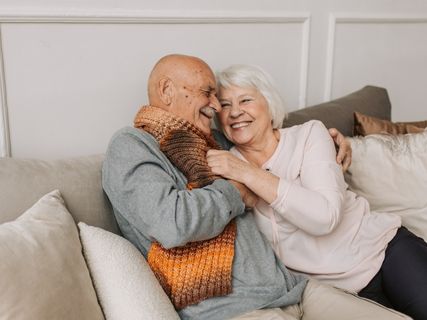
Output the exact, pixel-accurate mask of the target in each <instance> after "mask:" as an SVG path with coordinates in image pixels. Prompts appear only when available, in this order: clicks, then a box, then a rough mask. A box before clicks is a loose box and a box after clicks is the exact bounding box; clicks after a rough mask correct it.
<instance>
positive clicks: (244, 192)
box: [228, 180, 259, 208]
mask: <svg viewBox="0 0 427 320" xmlns="http://www.w3.org/2000/svg"><path fill="white" fill-rule="evenodd" d="M228 182H230V183H231V184H232V185H233V186H235V187H236V188H237V190H239V192H240V196H241V197H242V200H243V202H244V204H245V206H246V208H253V207H255V205H256V203H257V202H258V199H259V198H258V196H257V195H256V194H255V193H253V192H252V191H251V190H249V189H248V188H247V187H246V186H245V185H244V184H241V183H240V182H237V181H235V180H228Z"/></svg>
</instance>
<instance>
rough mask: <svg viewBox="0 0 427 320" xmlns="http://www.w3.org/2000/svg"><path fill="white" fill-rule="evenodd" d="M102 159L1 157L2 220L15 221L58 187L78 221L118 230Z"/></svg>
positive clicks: (0, 206) (95, 156) (97, 157)
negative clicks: (103, 179)
mask: <svg viewBox="0 0 427 320" xmlns="http://www.w3.org/2000/svg"><path fill="white" fill-rule="evenodd" d="M103 159H104V156H103V155H94V156H87V157H80V158H75V159H65V160H53V161H43V160H35V159H14V158H0V223H3V222H6V221H11V220H14V219H15V218H17V217H18V216H19V215H21V214H22V213H23V212H24V211H25V210H26V209H28V208H30V207H31V206H32V205H33V204H34V203H35V202H36V201H37V200H38V199H40V198H41V197H42V196H43V195H45V194H46V193H48V192H50V191H52V190H55V189H58V190H59V191H60V192H61V194H62V196H63V198H64V200H65V204H66V205H67V208H68V209H69V211H70V212H71V214H72V216H73V218H74V220H75V221H76V222H79V221H83V222H85V223H87V224H89V225H92V226H97V227H101V228H103V229H106V230H109V231H112V232H115V233H118V227H117V223H116V221H115V219H114V215H113V213H112V208H111V205H110V203H109V201H108V199H107V197H106V196H105V194H104V193H103V190H102V185H101V166H102V161H103Z"/></svg>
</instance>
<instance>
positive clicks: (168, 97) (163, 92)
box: [158, 78, 175, 106]
mask: <svg viewBox="0 0 427 320" xmlns="http://www.w3.org/2000/svg"><path fill="white" fill-rule="evenodd" d="M158 93H159V98H160V100H161V101H162V102H163V104H164V105H166V106H169V105H170V104H171V103H172V100H173V97H174V95H175V86H174V84H173V82H172V80H171V79H169V78H162V79H160V81H159V87H158Z"/></svg>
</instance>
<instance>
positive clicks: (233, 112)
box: [230, 103, 243, 118]
mask: <svg viewBox="0 0 427 320" xmlns="http://www.w3.org/2000/svg"><path fill="white" fill-rule="evenodd" d="M242 113H243V110H242V109H240V106H239V104H238V103H233V104H232V105H231V108H230V117H232V118H237V117H239V116H240V115H241V114H242Z"/></svg>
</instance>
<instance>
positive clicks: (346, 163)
mask: <svg viewBox="0 0 427 320" xmlns="http://www.w3.org/2000/svg"><path fill="white" fill-rule="evenodd" d="M329 134H330V135H331V137H332V139H333V140H334V143H335V145H336V146H337V147H338V153H337V163H338V164H340V165H342V171H343V172H345V171H347V169H348V168H349V167H350V165H351V152H352V150H351V144H350V142H349V141H348V140H347V139H346V138H345V137H344V135H343V134H342V133H341V132H339V131H338V130H337V129H335V128H330V129H329Z"/></svg>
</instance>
